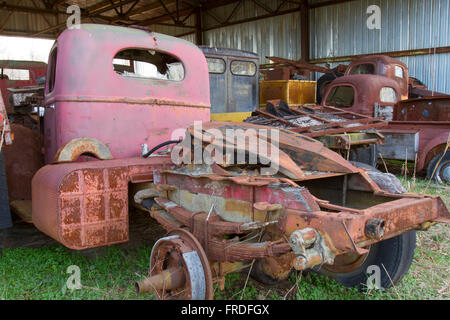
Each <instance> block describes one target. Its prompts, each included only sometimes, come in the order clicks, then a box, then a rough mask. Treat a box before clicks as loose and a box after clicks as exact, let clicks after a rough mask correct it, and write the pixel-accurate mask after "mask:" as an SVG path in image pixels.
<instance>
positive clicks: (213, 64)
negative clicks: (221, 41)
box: [206, 57, 225, 73]
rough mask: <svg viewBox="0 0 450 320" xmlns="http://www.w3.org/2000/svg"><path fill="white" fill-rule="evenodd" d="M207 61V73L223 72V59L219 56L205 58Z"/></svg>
mask: <svg viewBox="0 0 450 320" xmlns="http://www.w3.org/2000/svg"><path fill="white" fill-rule="evenodd" d="M206 62H207V63H208V71H209V73H224V72H225V61H223V59H220V58H209V57H207V58H206Z"/></svg>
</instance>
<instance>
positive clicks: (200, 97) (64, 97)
mask: <svg viewBox="0 0 450 320" xmlns="http://www.w3.org/2000/svg"><path fill="white" fill-rule="evenodd" d="M73 43H77V44H78V46H77V49H74V47H73ZM126 48H143V49H149V50H155V51H163V52H167V53H170V54H171V55H173V56H175V57H178V58H179V59H180V60H181V59H183V60H182V63H183V66H184V69H185V77H184V79H183V80H182V81H168V80H161V79H137V78H130V77H121V76H120V75H118V74H116V73H115V71H114V69H113V64H112V61H113V58H114V56H115V55H116V53H117V52H119V51H120V50H122V49H126ZM55 49H57V52H56V57H57V58H56V59H57V63H56V75H55V81H54V83H55V86H54V89H53V91H52V92H49V88H48V84H49V83H50V81H47V87H46V91H45V105H46V107H47V108H46V112H45V136H46V146H47V148H46V149H47V150H46V163H49V162H51V161H52V160H53V157H54V155H55V153H56V151H57V150H58V148H60V147H61V146H62V145H64V144H65V143H67V142H68V141H70V140H72V139H74V138H79V137H90V138H95V139H98V140H99V141H101V142H102V143H104V144H106V145H107V146H108V147H109V149H110V150H111V153H112V156H113V157H114V158H126V157H134V156H138V155H139V154H140V151H141V145H142V144H144V143H146V144H147V145H148V146H149V147H150V148H151V147H153V146H155V145H157V144H159V143H161V142H163V141H167V140H170V138H171V134H172V131H173V130H175V129H183V128H186V127H187V126H189V125H190V124H192V123H193V122H194V121H196V120H198V121H208V120H209V108H210V100H209V78H208V69H207V64H206V59H205V57H204V55H203V53H202V52H201V51H200V50H199V49H198V48H197V47H196V46H194V45H193V44H192V43H189V42H187V41H184V40H181V39H175V38H172V37H169V36H166V35H163V34H158V33H148V32H146V31H143V30H138V29H133V28H123V27H113V26H104V25H93V24H86V25H81V28H80V29H78V30H65V31H64V32H63V33H62V34H61V35H60V36H59V38H58V40H57V41H56V43H55V46H54V48H53V50H55ZM53 52H55V51H52V53H53ZM52 53H51V55H50V60H49V61H50V65H51V66H50V67H49V70H50V69H51V68H52V62H51V58H52ZM67 67H70V70H71V72H66V68H67ZM92 75H101V77H100V78H98V77H95V76H92ZM74 108H76V110H77V112H76V113H73V112H72V111H73V110H74ZM161 119H164V121H162V120H161ZM87 124H88V125H87ZM106 124H107V125H106Z"/></svg>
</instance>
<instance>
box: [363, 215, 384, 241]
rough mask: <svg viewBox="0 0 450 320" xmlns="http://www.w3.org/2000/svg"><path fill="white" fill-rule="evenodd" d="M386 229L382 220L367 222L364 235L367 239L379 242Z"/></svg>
mask: <svg viewBox="0 0 450 320" xmlns="http://www.w3.org/2000/svg"><path fill="white" fill-rule="evenodd" d="M385 229H386V221H384V219H370V220H367V222H366V226H365V228H364V233H365V234H366V236H367V237H368V238H371V239H376V240H380V239H381V238H383V235H384V230H385Z"/></svg>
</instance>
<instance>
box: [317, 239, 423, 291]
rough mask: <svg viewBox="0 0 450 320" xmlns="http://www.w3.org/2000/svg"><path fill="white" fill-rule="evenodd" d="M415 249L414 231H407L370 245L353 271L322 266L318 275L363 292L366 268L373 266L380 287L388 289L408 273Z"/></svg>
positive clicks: (365, 286)
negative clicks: (375, 268) (335, 270)
mask: <svg viewBox="0 0 450 320" xmlns="http://www.w3.org/2000/svg"><path fill="white" fill-rule="evenodd" d="M415 248H416V231H409V232H407V233H404V234H401V235H399V236H396V237H394V238H391V239H387V240H384V241H380V242H377V243H375V244H373V245H371V246H370V249H369V253H368V254H367V257H366V258H365V260H364V262H363V263H362V264H361V265H359V266H358V267H357V268H355V269H354V270H351V271H349V272H345V273H339V272H333V271H330V270H327V267H326V266H322V268H321V269H320V270H319V271H318V273H320V274H323V275H326V276H328V277H330V278H333V279H335V280H336V281H338V282H340V283H341V284H342V285H344V286H346V287H355V286H356V287H358V288H359V289H360V290H364V289H366V288H367V283H366V282H367V278H368V276H369V275H368V273H367V272H368V270H367V268H368V267H369V266H372V265H374V266H378V268H379V270H380V286H381V287H382V288H389V287H390V286H392V284H397V283H398V282H399V281H400V280H401V279H402V278H403V276H404V275H405V274H406V273H407V272H408V270H409V268H410V266H411V263H412V261H413V258H414V250H415ZM386 271H387V273H386Z"/></svg>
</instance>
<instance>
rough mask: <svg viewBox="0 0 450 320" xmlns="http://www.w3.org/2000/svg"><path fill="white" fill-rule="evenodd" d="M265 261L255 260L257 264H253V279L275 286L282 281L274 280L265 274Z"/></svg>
mask: <svg viewBox="0 0 450 320" xmlns="http://www.w3.org/2000/svg"><path fill="white" fill-rule="evenodd" d="M263 263H264V261H263V259H257V260H255V263H254V264H253V268H252V272H251V274H250V275H251V276H252V278H253V279H255V280H256V281H258V282H261V283H262V284H265V285H269V286H273V285H276V284H278V283H279V282H280V280H277V279H274V278H272V277H271V276H269V275H268V274H266V273H265V272H264V269H263Z"/></svg>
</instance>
